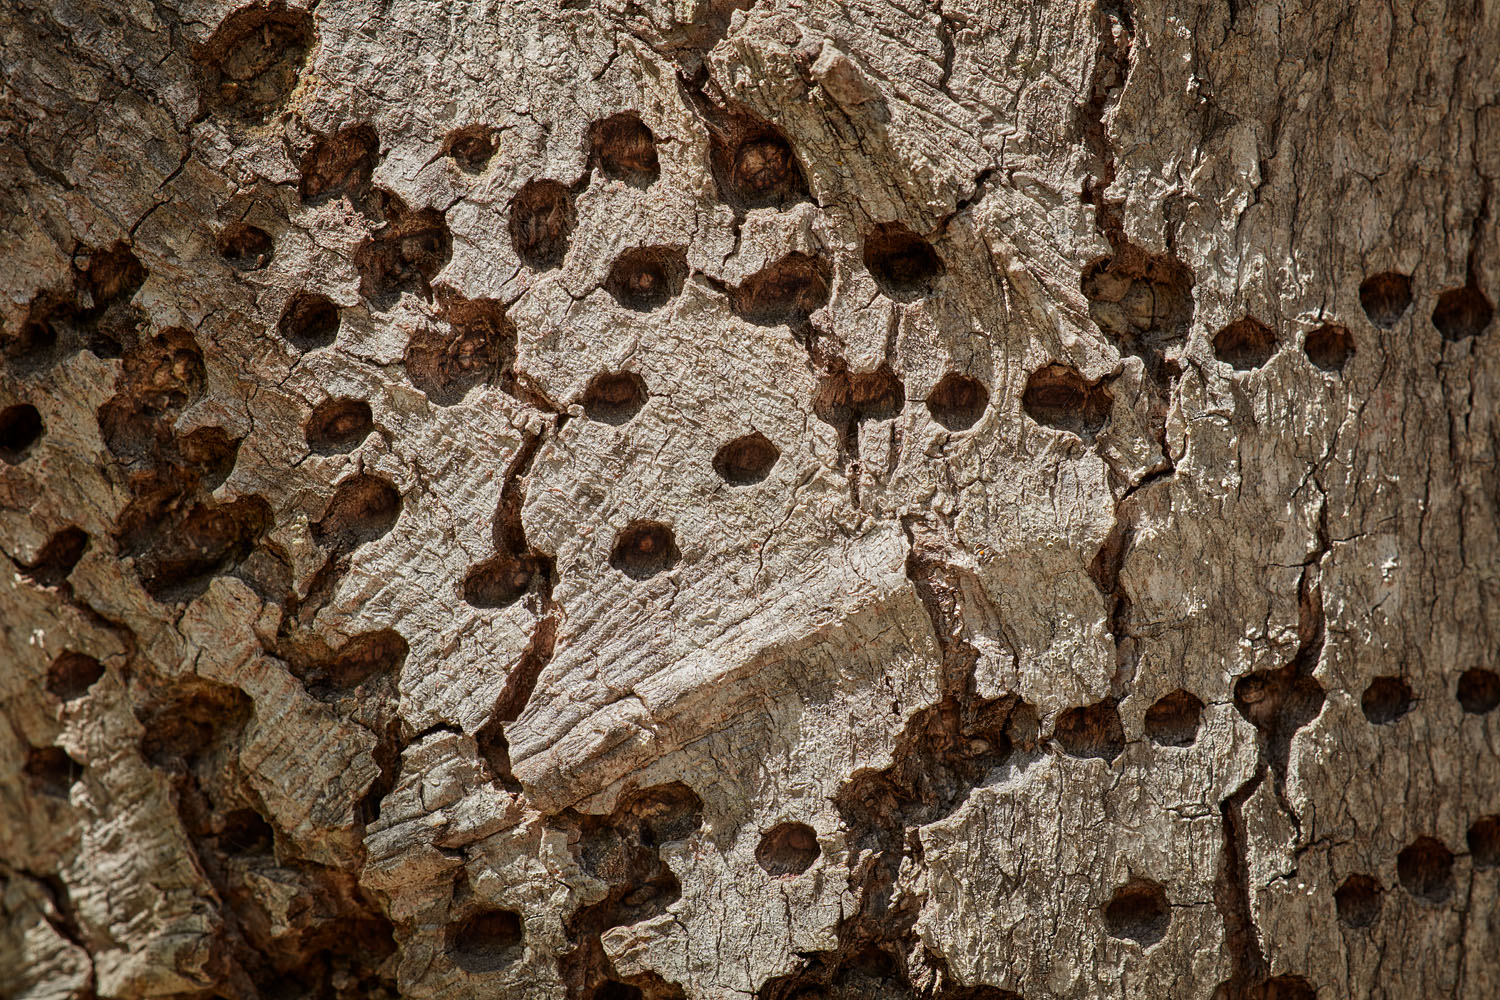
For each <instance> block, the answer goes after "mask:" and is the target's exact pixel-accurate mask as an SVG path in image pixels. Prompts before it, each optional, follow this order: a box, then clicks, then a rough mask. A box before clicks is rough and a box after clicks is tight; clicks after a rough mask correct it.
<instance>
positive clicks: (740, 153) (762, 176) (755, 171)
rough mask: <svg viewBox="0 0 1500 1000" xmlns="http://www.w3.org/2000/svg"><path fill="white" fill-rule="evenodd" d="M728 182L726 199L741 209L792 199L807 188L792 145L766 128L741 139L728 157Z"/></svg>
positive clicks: (767, 205) (768, 205)
mask: <svg viewBox="0 0 1500 1000" xmlns="http://www.w3.org/2000/svg"><path fill="white" fill-rule="evenodd" d="M728 181H729V188H730V190H729V191H728V192H727V194H728V200H729V201H730V203H731V204H734V205H737V206H738V207H740V208H742V209H749V208H766V207H771V206H778V205H782V204H784V203H786V202H790V201H795V200H796V199H797V198H798V197H799V196H800V195H801V194H802V192H803V190H804V189H805V187H806V184H805V182H804V181H803V179H802V168H801V166H800V165H799V164H798V163H797V157H796V154H794V153H793V152H792V147H791V145H790V144H789V143H788V142H787V141H786V140H785V139H783V138H782V137H781V136H780V135H778V134H777V133H776V132H774V131H771V130H769V129H764V130H762V129H757V130H755V131H753V132H752V133H751V134H749V135H747V136H745V137H743V138H742V139H740V141H739V143H738V144H737V145H736V146H735V147H734V153H733V155H732V156H731V157H730V166H729V177H728Z"/></svg>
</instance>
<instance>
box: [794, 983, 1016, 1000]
mask: <svg viewBox="0 0 1500 1000" xmlns="http://www.w3.org/2000/svg"><path fill="white" fill-rule="evenodd" d="M798 1000H801V997H799V998H798ZM808 1000H812V996H811V995H809V997H808ZM937 1000H1022V998H1021V994H1019V993H1015V992H1013V991H1011V990H1002V989H1000V988H999V987H998V986H954V987H949V988H948V989H946V990H944V991H943V992H942V993H939V994H937Z"/></svg>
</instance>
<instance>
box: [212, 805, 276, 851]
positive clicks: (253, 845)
mask: <svg viewBox="0 0 1500 1000" xmlns="http://www.w3.org/2000/svg"><path fill="white" fill-rule="evenodd" d="M213 829H214V833H213V835H214V838H215V843H216V844H217V845H218V848H219V850H221V851H223V852H224V853H225V854H232V855H240V856H245V855H253V854H270V853H271V852H272V851H273V850H274V848H275V844H276V831H275V830H273V829H272V828H271V824H270V823H267V822H266V818H265V817H264V816H262V815H261V814H260V813H258V812H256V811H255V810H254V809H233V810H231V811H229V812H227V813H225V814H224V815H223V816H222V817H220V818H219V820H218V822H217V823H216V824H215V825H214V828H213Z"/></svg>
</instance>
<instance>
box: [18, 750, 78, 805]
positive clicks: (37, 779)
mask: <svg viewBox="0 0 1500 1000" xmlns="http://www.w3.org/2000/svg"><path fill="white" fill-rule="evenodd" d="M22 773H23V774H24V775H25V776H26V780H27V782H28V783H29V784H30V785H31V788H32V790H33V791H36V792H39V793H41V794H42V795H51V796H54V797H55V798H60V799H65V798H67V797H68V789H70V788H72V787H73V782H75V781H77V780H78V778H79V777H80V776H81V775H82V774H83V765H82V764H80V763H78V761H76V760H74V759H73V758H72V757H69V756H68V753H67V751H66V750H64V749H63V748H62V747H32V748H31V749H30V750H29V751H27V753H26V763H25V765H23V767H22Z"/></svg>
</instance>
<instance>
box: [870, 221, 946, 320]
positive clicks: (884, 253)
mask: <svg viewBox="0 0 1500 1000" xmlns="http://www.w3.org/2000/svg"><path fill="white" fill-rule="evenodd" d="M864 262H865V269H866V270H867V271H869V272H870V275H871V277H873V278H874V279H875V284H877V285H879V286H880V290H881V291H882V292H884V293H885V294H886V295H887V296H889V297H890V298H892V299H895V300H896V301H897V302H914V301H916V300H917V299H920V298H922V297H924V296H927V295H931V294H932V293H933V291H934V290H935V289H936V288H937V282H938V279H939V278H941V277H942V276H943V272H944V271H945V270H946V268H945V267H944V265H943V259H942V258H941V257H939V256H938V252H937V251H936V250H935V249H933V246H932V244H931V243H928V242H927V241H926V240H924V239H923V238H922V237H920V236H918V235H917V234H916V233H914V232H912V231H911V230H910V229H908V228H906V226H904V225H902V224H901V223H899V222H887V223H883V224H881V225H879V226H876V227H875V229H874V231H872V232H871V233H870V234H869V235H868V236H866V237H865V250H864Z"/></svg>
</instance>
